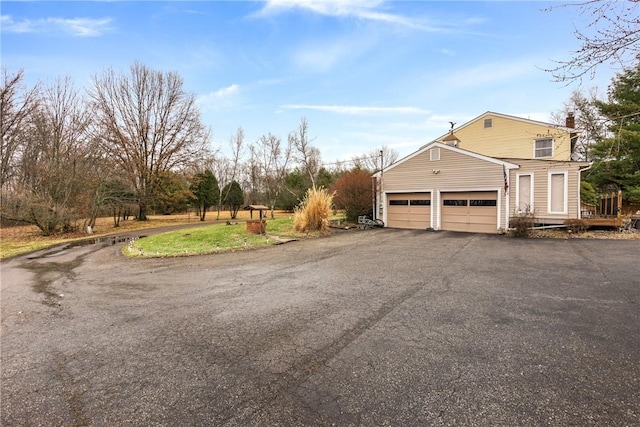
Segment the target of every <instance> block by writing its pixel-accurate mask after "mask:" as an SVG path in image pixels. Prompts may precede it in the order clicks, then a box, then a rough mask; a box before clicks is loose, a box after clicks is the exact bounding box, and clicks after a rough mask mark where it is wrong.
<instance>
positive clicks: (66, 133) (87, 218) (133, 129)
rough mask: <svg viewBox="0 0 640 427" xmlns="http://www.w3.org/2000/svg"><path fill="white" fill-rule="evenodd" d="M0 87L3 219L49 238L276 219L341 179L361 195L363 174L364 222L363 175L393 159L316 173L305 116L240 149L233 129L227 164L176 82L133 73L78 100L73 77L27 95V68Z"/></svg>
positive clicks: (239, 134)
mask: <svg viewBox="0 0 640 427" xmlns="http://www.w3.org/2000/svg"><path fill="white" fill-rule="evenodd" d="M2 78H3V83H2V88H1V99H0V103H1V117H0V122H1V128H2V146H1V150H0V188H1V190H2V192H1V193H0V206H1V210H0V218H1V219H2V221H3V222H6V221H15V222H22V223H30V224H34V225H36V226H37V227H38V228H39V229H40V230H41V231H42V232H43V233H44V234H47V235H48V234H53V233H60V232H70V231H77V230H85V229H87V227H93V226H94V225H95V221H96V218H98V217H99V216H105V215H111V216H113V220H114V226H118V225H119V224H120V220H121V219H127V218H128V217H129V216H135V217H136V218H137V219H139V220H145V219H147V215H149V214H150V213H156V214H160V213H162V214H168V213H173V212H185V211H187V210H193V211H194V212H196V213H197V214H198V216H199V218H200V219H201V220H203V221H204V220H205V217H206V214H207V212H208V211H211V210H215V211H216V213H217V218H219V217H220V212H221V210H224V209H228V210H229V212H230V213H231V217H232V218H235V217H236V215H237V212H238V210H239V209H240V208H242V207H243V206H244V205H246V204H257V203H259V204H265V205H267V206H268V207H269V208H270V209H271V212H272V215H273V211H274V210H275V209H288V210H292V209H293V208H294V207H295V206H296V205H297V204H298V203H299V202H300V201H301V200H302V198H303V197H304V194H305V193H306V191H307V189H308V188H313V187H318V188H319V187H325V188H330V189H334V188H338V189H339V188H342V187H344V182H342V183H340V180H341V179H342V181H345V180H347V181H349V180H351V181H353V182H352V183H351V184H349V185H356V186H357V185H361V183H362V182H364V180H363V179H362V177H364V176H366V178H367V180H366V183H367V185H368V186H365V187H366V188H362V189H360V190H359V192H360V193H361V198H362V200H366V203H364V202H362V201H361V203H360V204H361V205H362V208H361V209H356V210H357V211H358V214H364V213H368V212H369V211H370V210H371V180H370V173H371V172H374V171H375V170H379V169H380V167H382V165H381V163H380V159H381V158H383V159H384V161H385V166H386V165H389V164H391V163H393V162H394V161H395V160H397V158H398V153H397V152H396V151H395V150H393V149H389V148H387V147H381V148H379V149H376V150H372V151H371V152H370V153H365V154H363V155H361V156H357V157H355V158H353V159H351V160H350V161H348V162H342V163H341V162H337V163H335V164H333V167H327V166H324V165H323V163H322V159H321V154H320V151H319V149H318V148H317V147H314V146H313V145H312V142H313V139H312V138H310V136H309V124H308V122H307V120H306V119H305V118H302V119H301V120H300V123H299V125H298V126H297V128H296V129H294V130H293V131H291V132H290V133H289V134H288V135H287V136H286V138H281V137H280V136H278V135H274V134H272V133H270V132H269V133H266V134H264V135H262V136H261V137H260V138H258V139H257V140H256V141H254V142H247V141H245V136H244V131H243V129H242V127H239V128H238V130H237V131H236V133H235V134H234V135H233V136H232V138H231V139H230V141H229V145H230V149H231V155H230V156H223V155H222V154H221V151H222V150H221V149H220V147H218V148H216V147H213V146H212V143H211V131H210V129H209V128H208V127H207V126H206V125H205V124H204V123H203V122H202V119H201V114H200V111H199V109H198V107H197V104H196V99H195V96H194V95H193V94H192V93H188V92H186V91H185V89H184V82H183V79H182V78H181V77H180V76H179V75H178V74H177V73H174V72H163V71H158V70H153V69H151V68H149V67H147V66H145V65H144V64H141V63H134V64H133V65H132V66H131V67H130V69H129V70H128V71H127V72H117V71H115V70H113V69H106V70H104V71H103V72H102V73H99V74H96V75H94V76H93V77H92V79H91V83H90V87H89V88H86V89H84V90H80V89H78V88H76V87H75V86H74V84H73V82H72V81H71V80H70V79H69V78H57V79H55V80H54V81H53V82H52V83H49V84H47V85H45V84H42V83H38V84H36V85H35V86H33V87H28V86H27V85H26V84H25V78H24V71H23V70H19V71H17V72H10V71H9V70H7V69H6V68H4V67H3V69H2ZM381 152H382V153H383V155H382V156H381V155H380V153H381ZM347 172H349V174H347ZM353 174H356V175H358V174H359V175H360V177H359V180H354V179H353ZM337 183H338V184H340V185H337V186H336V184H337ZM343 199H344V198H343ZM347 203H353V201H347ZM344 207H345V206H342V205H341V206H336V208H339V209H340V208H344Z"/></svg>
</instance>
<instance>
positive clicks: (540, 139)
mask: <svg viewBox="0 0 640 427" xmlns="http://www.w3.org/2000/svg"><path fill="white" fill-rule="evenodd" d="M547 139H550V140H551V155H549V156H544V157H537V156H536V142H537V141H542V140H547ZM555 152H556V140H555V138H536V139H534V140H533V158H534V159H550V158H553V156H554V155H555Z"/></svg>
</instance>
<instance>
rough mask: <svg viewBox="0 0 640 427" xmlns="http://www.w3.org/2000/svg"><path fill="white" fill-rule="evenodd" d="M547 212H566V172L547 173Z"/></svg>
mask: <svg viewBox="0 0 640 427" xmlns="http://www.w3.org/2000/svg"><path fill="white" fill-rule="evenodd" d="M548 197H549V213H559V214H566V213H567V172H550V173H549V196H548Z"/></svg>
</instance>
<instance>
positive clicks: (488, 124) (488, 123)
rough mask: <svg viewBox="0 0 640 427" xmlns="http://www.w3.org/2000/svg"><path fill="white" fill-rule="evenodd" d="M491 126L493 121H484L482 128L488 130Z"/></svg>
mask: <svg viewBox="0 0 640 427" xmlns="http://www.w3.org/2000/svg"><path fill="white" fill-rule="evenodd" d="M492 126H493V119H484V127H485V129H486V128H490V127H492Z"/></svg>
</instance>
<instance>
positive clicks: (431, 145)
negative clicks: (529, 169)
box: [373, 141, 520, 176]
mask: <svg viewBox="0 0 640 427" xmlns="http://www.w3.org/2000/svg"><path fill="white" fill-rule="evenodd" d="M434 147H439V148H443V149H445V150H450V151H453V152H454V153H458V154H462V155H465V156H469V157H474V158H476V159H480V160H484V161H486V162H490V163H495V164H498V165H502V166H504V167H505V169H518V168H519V167H520V166H518V165H517V164H515V163H511V162H508V161H505V160H502V159H497V158H495V157H489V156H485V155H484V154H478V153H475V152H473V151H469V150H463V149H462V148H458V147H453V146H451V145H447V144H443V143H441V142H438V141H432V142H430V143H428V144H427V145H424V146H422V147H421V148H420V149H419V150H418V151H414V152H413V153H411V154H409V155H408V156H406V157H404V158H402V159H400V160H398V161H397V162H395V163H394V164H392V165H389V166H387V167H386V168H384V169H383V170H382V172H387V171H390V170H391V169H393V168H395V167H397V166H400V165H401V164H403V163H404V162H406V161H407V160H410V159H412V158H414V157H416V156H419V155H420V154H422V153H424V152H426V151H427V150H429V149H431V148H434ZM373 176H380V172H376V173H375V174H374V175H373Z"/></svg>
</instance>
